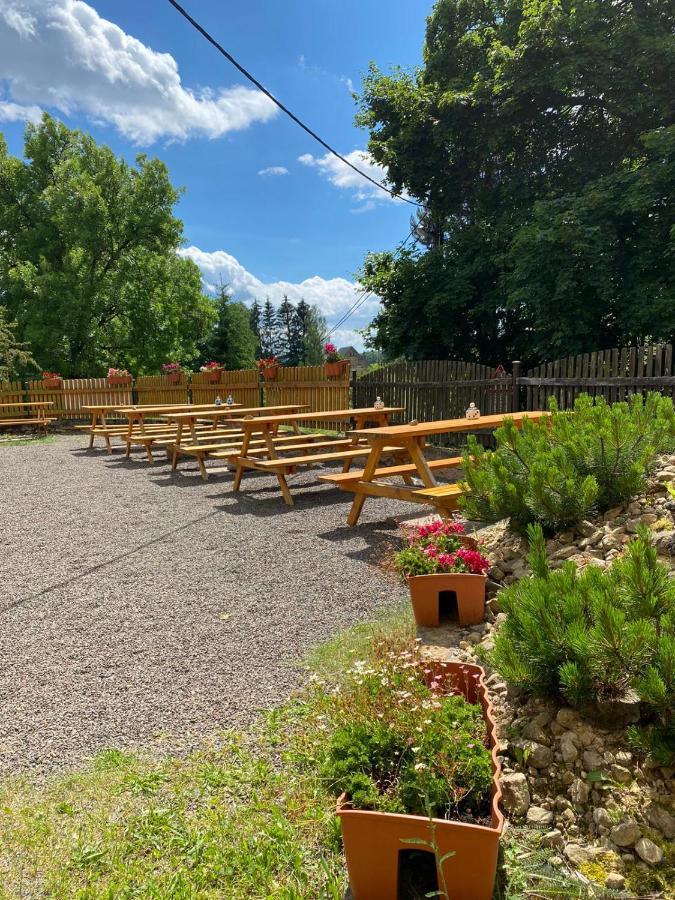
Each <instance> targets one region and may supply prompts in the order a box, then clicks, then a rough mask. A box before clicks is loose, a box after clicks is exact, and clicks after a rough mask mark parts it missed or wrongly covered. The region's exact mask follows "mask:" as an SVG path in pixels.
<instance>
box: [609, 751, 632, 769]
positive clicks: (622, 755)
mask: <svg viewBox="0 0 675 900" xmlns="http://www.w3.org/2000/svg"><path fill="white" fill-rule="evenodd" d="M614 759H615V760H616V762H618V764H619V765H620V766H629V765H630V764H631V763H632V762H633V754H632V753H629V752H628V751H627V750H619V751H618V752H617V753H615V754H614Z"/></svg>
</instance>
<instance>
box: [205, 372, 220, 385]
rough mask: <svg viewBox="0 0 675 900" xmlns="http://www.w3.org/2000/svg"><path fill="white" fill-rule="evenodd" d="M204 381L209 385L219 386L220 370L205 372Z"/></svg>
mask: <svg viewBox="0 0 675 900" xmlns="http://www.w3.org/2000/svg"><path fill="white" fill-rule="evenodd" d="M205 374H206V380H207V381H208V383H209V384H220V369H215V370H213V371H211V372H206V373H205Z"/></svg>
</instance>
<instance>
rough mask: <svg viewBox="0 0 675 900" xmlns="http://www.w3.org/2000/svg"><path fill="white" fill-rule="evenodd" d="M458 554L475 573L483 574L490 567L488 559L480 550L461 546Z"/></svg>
mask: <svg viewBox="0 0 675 900" xmlns="http://www.w3.org/2000/svg"><path fill="white" fill-rule="evenodd" d="M457 556H458V558H459V559H460V560H461V561H462V562H463V563H464V565H465V566H466V568H467V569H468V570H469V572H471V573H473V574H474V575H483V574H484V573H485V572H487V570H488V568H489V567H490V563H489V562H488V560H487V559H486V558H485V557H484V556H483V554H482V553H479V552H478V550H468V549H466V548H465V547H461V548H460V549H459V550H458V551H457Z"/></svg>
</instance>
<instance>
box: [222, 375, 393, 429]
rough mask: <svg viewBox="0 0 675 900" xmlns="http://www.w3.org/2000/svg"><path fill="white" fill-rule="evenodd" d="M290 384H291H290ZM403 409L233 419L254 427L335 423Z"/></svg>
mask: <svg viewBox="0 0 675 900" xmlns="http://www.w3.org/2000/svg"><path fill="white" fill-rule="evenodd" d="M290 383H291V384H292V382H290ZM404 409H405V407H403V406H385V407H384V408H383V409H375V407H372V406H367V407H363V408H361V409H332V410H318V411H316V412H304V413H295V414H294V413H287V414H285V415H274V416H257V417H256V418H255V419H254V420H250V419H248V420H247V419H238V418H237V419H234V420H233V421H236V422H238V423H240V424H244V423H246V424H248V425H250V424H251V421H253V422H254V424H255V425H283V424H285V423H289V422H311V421H316V420H318V419H325V420H326V421H334V420H335V421H337V420H338V419H345V420H349V419H353V418H354V417H355V416H365V415H382V414H391V413H397V412H403V411H404Z"/></svg>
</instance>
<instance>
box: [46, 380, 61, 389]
mask: <svg viewBox="0 0 675 900" xmlns="http://www.w3.org/2000/svg"><path fill="white" fill-rule="evenodd" d="M42 386H43V387H46V388H61V387H63V379H61V378H43V379H42Z"/></svg>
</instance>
